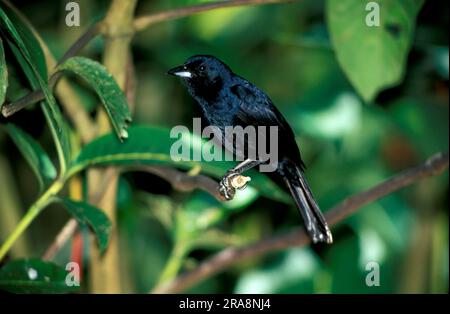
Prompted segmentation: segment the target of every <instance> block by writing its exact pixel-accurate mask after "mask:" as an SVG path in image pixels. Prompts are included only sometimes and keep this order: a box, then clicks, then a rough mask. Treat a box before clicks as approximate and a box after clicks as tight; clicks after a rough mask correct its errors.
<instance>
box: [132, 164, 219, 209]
mask: <svg viewBox="0 0 450 314" xmlns="http://www.w3.org/2000/svg"><path fill="white" fill-rule="evenodd" d="M126 170H128V171H129V170H136V171H144V172H149V173H152V174H154V175H157V176H159V177H161V178H163V179H165V180H166V181H167V182H169V183H170V184H171V186H172V187H173V188H174V189H175V190H178V191H182V192H191V191H193V190H195V189H199V190H202V191H205V192H206V193H209V194H210V195H212V196H214V197H215V198H216V199H217V200H218V201H224V200H225V198H224V197H223V196H222V195H221V194H220V193H219V183H217V181H215V180H214V179H212V178H210V177H208V176H205V175H202V174H198V175H191V174H189V173H186V172H182V171H179V170H177V169H174V168H169V167H164V166H133V167H127V168H126Z"/></svg>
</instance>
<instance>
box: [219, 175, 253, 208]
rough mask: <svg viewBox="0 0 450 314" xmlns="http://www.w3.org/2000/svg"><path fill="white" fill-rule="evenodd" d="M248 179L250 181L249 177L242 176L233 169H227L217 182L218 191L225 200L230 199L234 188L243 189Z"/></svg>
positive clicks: (234, 191) (232, 196)
mask: <svg viewBox="0 0 450 314" xmlns="http://www.w3.org/2000/svg"><path fill="white" fill-rule="evenodd" d="M248 181H250V177H245V176H242V175H240V174H239V173H237V172H234V171H228V172H227V173H226V174H225V175H224V176H223V178H222V180H221V181H220V183H219V192H220V194H221V195H222V196H223V197H224V198H225V199H226V200H227V201H230V200H232V199H233V198H234V195H235V194H236V189H239V190H243V189H245V188H246V187H247V182H248Z"/></svg>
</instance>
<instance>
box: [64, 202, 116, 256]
mask: <svg viewBox="0 0 450 314" xmlns="http://www.w3.org/2000/svg"><path fill="white" fill-rule="evenodd" d="M59 200H61V202H62V203H63V204H64V205H65V206H66V208H67V211H68V212H69V213H70V214H71V215H72V216H74V217H75V219H76V220H77V221H78V222H79V223H82V224H87V225H88V226H89V227H90V228H91V229H92V230H93V231H94V233H95V235H96V236H97V240H98V245H99V247H100V252H104V251H105V249H106V248H107V247H108V242H109V237H110V235H111V227H112V226H111V221H110V220H109V218H108V216H106V214H105V213H104V212H103V211H101V210H100V209H98V208H97V207H94V206H92V205H90V204H88V203H85V202H80V201H74V200H71V199H68V198H60V199H59Z"/></svg>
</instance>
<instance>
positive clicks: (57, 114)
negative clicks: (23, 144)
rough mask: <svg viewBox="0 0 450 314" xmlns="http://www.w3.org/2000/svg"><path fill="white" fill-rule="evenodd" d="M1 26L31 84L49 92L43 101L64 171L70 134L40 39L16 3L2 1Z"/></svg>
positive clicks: (68, 155)
mask: <svg viewBox="0 0 450 314" xmlns="http://www.w3.org/2000/svg"><path fill="white" fill-rule="evenodd" d="M0 28H1V31H2V33H5V34H7V35H8V36H7V41H8V44H9V46H10V47H11V50H12V52H13V53H14V55H15V56H16V58H17V60H18V62H19V63H20V65H21V67H22V69H23V71H24V73H25V75H26V76H27V78H28V80H29V82H30V84H31V87H32V88H33V89H34V90H36V89H39V88H40V89H42V91H43V93H44V95H45V100H46V101H43V102H41V107H42V110H43V112H44V115H45V118H46V120H47V123H48V124H49V127H50V130H51V133H52V136H53V139H54V141H55V145H56V150H57V152H58V157H59V161H60V167H61V172H64V171H65V169H66V166H67V163H68V161H69V159H70V143H69V136H68V132H67V130H66V129H65V125H64V121H63V118H62V114H61V111H60V110H59V107H58V105H57V104H56V100H55V98H54V97H53V95H52V93H51V92H50V90H49V88H48V84H47V79H48V77H47V76H48V74H47V65H46V63H45V57H44V53H43V52H42V49H41V47H40V45H39V41H38V40H37V39H36V37H35V36H34V34H33V31H32V30H31V26H30V25H29V23H28V22H27V21H26V20H25V19H24V18H23V17H22V16H20V15H19V13H18V12H17V11H16V10H15V9H14V8H13V7H11V6H10V5H9V4H5V3H4V2H1V7H0Z"/></svg>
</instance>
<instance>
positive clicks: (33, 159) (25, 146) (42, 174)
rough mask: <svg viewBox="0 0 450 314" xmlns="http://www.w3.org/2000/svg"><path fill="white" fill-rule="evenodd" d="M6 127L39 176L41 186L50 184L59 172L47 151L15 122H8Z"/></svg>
mask: <svg viewBox="0 0 450 314" xmlns="http://www.w3.org/2000/svg"><path fill="white" fill-rule="evenodd" d="M5 128H6V131H7V132H8V134H9V136H10V137H11V139H12V140H13V142H14V144H16V146H17V148H18V149H19V151H20V152H21V153H22V156H23V157H24V158H25V160H26V161H27V162H28V164H29V165H30V167H31V169H32V170H33V172H34V174H35V175H36V177H37V178H38V181H39V185H40V188H41V189H42V188H44V187H47V186H49V185H50V183H51V182H52V181H53V180H54V179H55V178H56V175H57V173H56V169H55V166H54V165H53V163H52V162H51V161H50V158H49V157H48V155H47V154H46V152H45V151H44V150H43V149H42V147H41V146H40V145H39V143H38V142H36V141H35V140H34V139H33V138H32V137H31V136H30V135H28V134H27V133H25V132H24V131H22V130H21V129H19V128H18V127H16V126H14V125H13V124H7V125H6V127H5Z"/></svg>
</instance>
